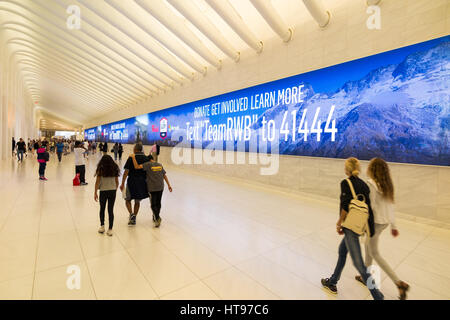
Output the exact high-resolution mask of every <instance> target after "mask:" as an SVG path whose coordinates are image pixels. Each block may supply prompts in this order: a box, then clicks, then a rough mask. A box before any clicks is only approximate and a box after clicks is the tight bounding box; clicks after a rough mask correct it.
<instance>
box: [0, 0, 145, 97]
mask: <svg viewBox="0 0 450 320" xmlns="http://www.w3.org/2000/svg"><path fill="white" fill-rule="evenodd" d="M1 1H5V0H0V2H1ZM8 1H12V0H8ZM14 4H16V2H15V1H14ZM22 8H24V7H23V6H22ZM1 10H3V11H8V12H11V13H14V14H17V15H18V16H20V17H22V18H25V19H26V20H28V21H30V22H31V23H32V24H34V25H36V24H37V25H38V26H40V27H42V28H44V29H46V30H47V31H48V32H49V33H50V34H55V29H56V30H57V32H61V30H62V31H63V32H64V31H65V30H64V29H63V28H61V27H58V26H57V25H56V28H55V25H54V24H51V23H47V21H46V20H44V19H42V18H41V17H39V16H37V15H35V14H33V13H32V12H31V11H29V10H28V11H29V12H30V13H32V14H33V15H34V16H35V17H37V18H38V20H42V21H44V23H47V24H50V25H51V26H50V28H47V27H43V26H42V24H39V23H37V22H36V20H31V19H29V18H27V17H25V16H24V15H23V14H21V13H20V12H17V11H14V10H11V9H9V8H2V7H0V11H1ZM70 40H72V41H73V40H76V41H77V42H78V45H79V46H80V47H79V50H83V51H84V52H85V53H86V54H91V53H93V54H94V55H97V57H96V59H97V60H99V61H103V59H105V58H106V60H111V62H109V66H110V67H109V69H114V68H117V67H118V66H120V68H119V69H121V71H122V73H123V74H124V75H126V76H127V77H128V78H129V79H130V80H131V81H133V82H135V84H136V85H139V86H140V87H141V88H143V89H139V90H140V91H141V92H142V93H143V94H144V95H146V96H147V95H148V93H146V92H145V91H144V90H145V88H146V87H147V88H148V85H146V84H144V83H142V82H141V81H140V80H139V79H136V78H137V76H136V75H135V74H133V73H131V72H130V70H129V69H128V68H127V67H126V66H124V65H122V64H120V63H119V64H118V65H117V63H116V62H115V61H114V60H113V59H110V58H109V56H107V55H104V54H103V53H102V52H101V51H100V50H99V49H98V48H96V47H95V45H92V44H86V43H85V41H83V39H80V38H75V39H70ZM83 47H87V48H83ZM89 49H92V50H89ZM102 56H103V57H102ZM115 63H116V64H115ZM133 76H134V78H133Z"/></svg>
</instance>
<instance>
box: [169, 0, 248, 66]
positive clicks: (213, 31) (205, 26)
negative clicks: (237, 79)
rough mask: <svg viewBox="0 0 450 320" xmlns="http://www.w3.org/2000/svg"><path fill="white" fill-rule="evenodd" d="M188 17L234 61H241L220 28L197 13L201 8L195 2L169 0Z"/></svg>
mask: <svg viewBox="0 0 450 320" xmlns="http://www.w3.org/2000/svg"><path fill="white" fill-rule="evenodd" d="M167 2H169V3H170V4H171V5H172V6H173V7H174V8H175V9H177V10H178V11H179V12H180V13H181V14H182V15H183V16H184V17H185V18H186V19H188V20H189V21H190V22H192V24H193V25H194V26H196V27H197V28H198V29H199V30H200V31H201V32H202V33H203V34H204V35H205V36H207V37H208V38H209V40H211V41H212V42H213V43H214V44H215V45H216V46H217V47H218V48H219V49H220V50H222V51H223V53H225V54H226V55H227V56H228V57H230V58H231V59H233V60H234V61H236V62H237V61H239V58H240V54H239V52H238V51H237V50H236V49H234V48H233V46H232V45H231V44H230V43H229V42H228V41H227V39H225V37H224V36H223V35H222V34H221V33H220V31H219V29H218V28H217V27H216V26H215V25H214V24H212V23H211V22H210V21H209V20H208V18H206V17H205V16H203V15H199V14H197V13H198V12H199V11H200V9H199V8H198V7H196V6H195V3H194V2H191V1H186V0H167Z"/></svg>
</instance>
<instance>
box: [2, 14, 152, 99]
mask: <svg viewBox="0 0 450 320" xmlns="http://www.w3.org/2000/svg"><path fill="white" fill-rule="evenodd" d="M0 11H8V12H11V13H14V14H17V15H19V16H20V17H21V18H25V19H26V20H28V21H30V22H31V23H33V24H34V25H37V26H38V27H41V28H43V29H45V30H47V31H48V32H49V34H50V35H55V34H54V32H53V30H51V29H48V28H46V27H43V26H42V25H40V24H38V23H37V22H35V21H33V20H31V19H28V18H27V17H25V16H23V15H22V14H20V13H19V12H16V11H14V10H11V9H9V8H4V7H1V6H0ZM16 24H18V23H16ZM22 26H23V24H22ZM60 39H63V38H61V37H60ZM63 41H64V40H63ZM77 41H80V40H77ZM66 43H68V44H69V45H71V46H72V49H73V48H74V47H75V46H74V45H73V44H70V43H69V42H68V41H66ZM80 43H83V42H82V41H80ZM75 48H76V49H77V50H79V51H81V49H80V48H77V47H75ZM81 52H82V54H81V55H79V56H80V57H82V56H83V55H90V56H92V57H94V59H96V60H97V61H99V62H100V63H101V64H102V67H103V68H104V67H105V66H106V67H107V68H106V70H110V71H111V72H112V73H115V72H116V71H115V68H114V67H113V64H108V62H109V61H104V59H102V57H100V56H99V54H98V53H97V50H94V51H89V50H84V51H81ZM96 54H97V56H94V55H96ZM89 61H90V62H92V60H91V59H89ZM92 63H93V64H94V65H96V66H97V63H96V62H92ZM97 68H98V69H99V70H101V68H100V66H98V67H97ZM123 70H126V71H127V72H124V73H122V74H121V75H122V76H124V77H126V78H128V79H129V80H130V81H132V82H134V83H135V84H132V83H130V82H129V81H128V80H123V79H121V77H120V74H119V77H118V78H116V80H123V81H124V82H125V83H126V84H127V85H129V86H131V87H133V88H134V89H135V90H138V91H139V92H140V93H141V94H142V95H144V96H146V95H147V93H146V92H145V91H143V90H142V89H141V88H138V87H137V86H140V87H142V88H145V86H144V85H142V84H140V83H138V82H137V81H136V79H134V78H132V77H131V76H129V75H128V74H127V73H128V72H129V70H127V69H125V67H123ZM115 76H117V74H115Z"/></svg>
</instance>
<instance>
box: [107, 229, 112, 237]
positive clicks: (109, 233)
mask: <svg viewBox="0 0 450 320" xmlns="http://www.w3.org/2000/svg"><path fill="white" fill-rule="evenodd" d="M106 234H107V235H108V236H110V237H111V236H112V235H113V231H112V229H109V230H108V231H107V232H106Z"/></svg>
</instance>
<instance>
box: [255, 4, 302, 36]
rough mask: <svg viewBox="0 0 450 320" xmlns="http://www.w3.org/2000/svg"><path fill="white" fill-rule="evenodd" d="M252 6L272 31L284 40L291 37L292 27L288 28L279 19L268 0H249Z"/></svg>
mask: <svg viewBox="0 0 450 320" xmlns="http://www.w3.org/2000/svg"><path fill="white" fill-rule="evenodd" d="M250 2H251V3H252V4H253V6H254V7H255V8H256V10H258V12H259V13H260V14H261V15H262V16H263V18H264V20H266V22H267V23H268V24H269V26H270V27H271V28H272V30H273V31H275V33H276V34H278V36H279V37H280V38H281V39H283V41H284V42H289V40H291V39H292V33H293V30H292V28H289V27H288V26H287V25H286V24H285V23H284V21H283V19H281V17H280V15H279V14H278V12H277V10H276V8H274V7H273V6H272V3H271V2H270V1H269V0H250Z"/></svg>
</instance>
